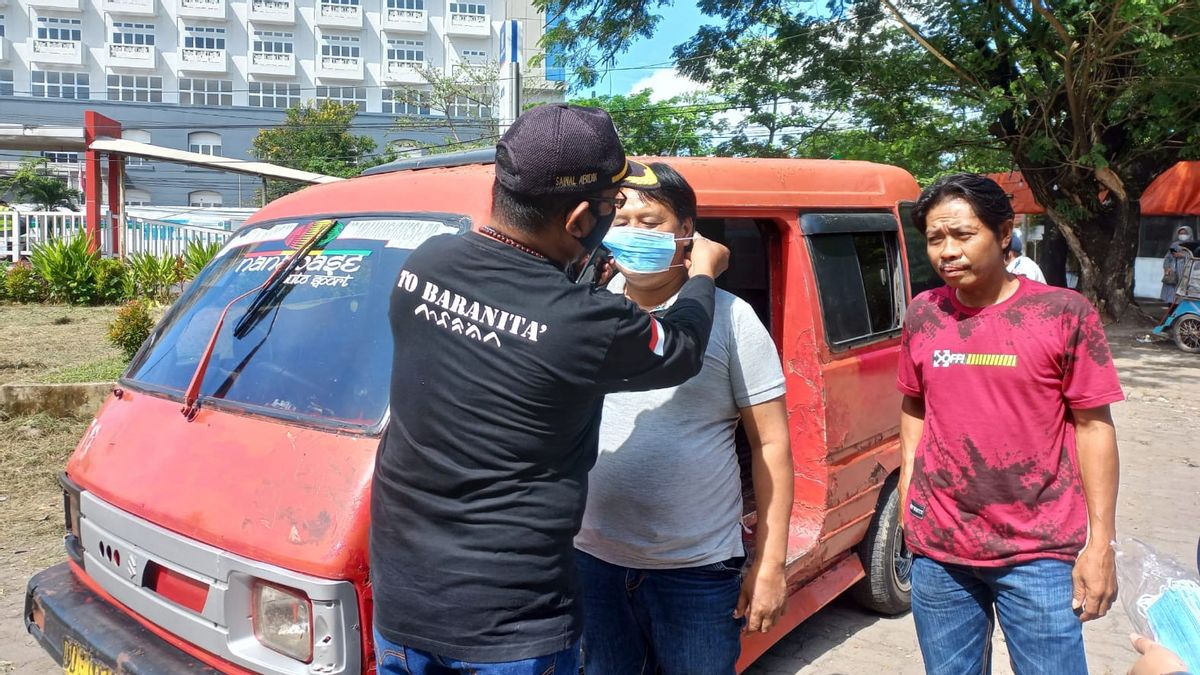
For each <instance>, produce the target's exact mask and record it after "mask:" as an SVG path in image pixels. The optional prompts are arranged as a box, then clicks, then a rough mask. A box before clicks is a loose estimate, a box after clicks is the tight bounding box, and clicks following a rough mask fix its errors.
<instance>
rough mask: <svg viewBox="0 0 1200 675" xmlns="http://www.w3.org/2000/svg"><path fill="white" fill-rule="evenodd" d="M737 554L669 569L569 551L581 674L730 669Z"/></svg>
mask: <svg viewBox="0 0 1200 675" xmlns="http://www.w3.org/2000/svg"><path fill="white" fill-rule="evenodd" d="M742 562H743V559H741V558H737V559H734V560H730V561H726V562H720V563H714V564H712V565H705V566H703V567H694V568H688V569H671V570H639V569H630V568H628V567H620V566H617V565H610V564H609V563H606V562H604V561H603V560H600V559H598V558H595V557H593V556H590V555H588V554H586V553H584V552H582V551H576V552H575V564H576V565H577V566H578V568H579V584H580V594H581V596H582V597H583V617H584V622H583V660H584V668H583V669H584V672H585V673H587V675H650V674H651V673H656V672H661V673H662V674H663V675H732V673H733V672H734V665H735V664H736V663H737V659H738V655H739V654H740V653H741V629H742V624H743V620H742V619H734V618H733V610H734V609H735V608H736V607H737V600H738V594H739V593H740V591H741V586H742V581H741V563H742Z"/></svg>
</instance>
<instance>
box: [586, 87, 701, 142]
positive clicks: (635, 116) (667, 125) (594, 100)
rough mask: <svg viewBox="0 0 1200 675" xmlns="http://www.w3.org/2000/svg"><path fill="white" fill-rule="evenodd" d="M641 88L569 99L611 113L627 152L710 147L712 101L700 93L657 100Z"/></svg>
mask: <svg viewBox="0 0 1200 675" xmlns="http://www.w3.org/2000/svg"><path fill="white" fill-rule="evenodd" d="M652 94H653V92H652V91H651V90H649V89H643V90H641V91H639V92H637V93H634V94H630V95H629V96H622V95H620V94H618V95H614V96H592V97H588V98H576V99H572V101H571V103H575V104H577V105H586V106H592V107H595V108H603V109H604V110H607V111H608V114H609V115H611V116H612V118H613V123H614V124H616V126H617V132H618V133H619V134H620V135H621V144H622V145H623V146H624V147H625V153H626V154H629V155H658V156H666V155H689V156H701V155H707V154H710V153H711V152H712V150H713V146H712V142H711V140H710V135H711V134H712V132H713V131H714V130H716V128H717V124H716V121H715V120H714V115H713V110H714V109H720V108H723V107H724V106H721V105H720V104H716V105H714V104H713V103H711V102H710V101H706V100H705V98H704V97H702V96H700V95H696V94H693V95H687V96H673V97H671V98H668V99H666V100H663V101H660V102H658V103H652V102H651V100H650V97H651V95H652Z"/></svg>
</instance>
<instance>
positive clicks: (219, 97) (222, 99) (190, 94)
mask: <svg viewBox="0 0 1200 675" xmlns="http://www.w3.org/2000/svg"><path fill="white" fill-rule="evenodd" d="M179 105H204V106H231V105H233V81H232V80H202V79H200V78H195V77H181V78H179Z"/></svg>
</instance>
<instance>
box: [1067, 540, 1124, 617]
mask: <svg viewBox="0 0 1200 675" xmlns="http://www.w3.org/2000/svg"><path fill="white" fill-rule="evenodd" d="M1071 578H1072V580H1073V581H1074V582H1075V592H1074V594H1073V597H1072V599H1071V609H1074V610H1075V611H1076V612H1078V613H1079V620H1080V621H1091V620H1092V619H1099V618H1100V617H1102V616H1104V615H1105V614H1108V610H1109V608H1110V607H1112V604H1113V600H1115V599H1116V597H1117V560H1116V555H1115V554H1114V553H1113V549H1112V544H1111V543H1109V542H1108V541H1090V542H1088V545H1087V547H1085V548H1084V549H1083V552H1081V553H1080V554H1079V558H1078V559H1077V560H1076V561H1075V569H1074V570H1072V571H1071Z"/></svg>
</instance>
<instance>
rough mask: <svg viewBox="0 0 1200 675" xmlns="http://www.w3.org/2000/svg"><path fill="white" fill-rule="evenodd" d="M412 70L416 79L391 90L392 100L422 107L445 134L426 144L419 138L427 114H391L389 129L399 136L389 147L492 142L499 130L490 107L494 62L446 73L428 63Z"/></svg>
mask: <svg viewBox="0 0 1200 675" xmlns="http://www.w3.org/2000/svg"><path fill="white" fill-rule="evenodd" d="M415 70H416V72H417V74H418V75H419V76H420V77H421V80H422V82H421V83H420V84H418V85H412V86H403V87H398V88H396V89H394V90H392V98H393V100H395V101H397V102H399V103H404V104H407V105H408V106H409V107H412V108H418V109H421V110H428V111H429V112H428V113H427V114H430V115H434V116H436V117H438V121H439V123H440V124H444V125H445V128H446V131H447V133H446V134H445V136H443V137H442V139H441V140H440V142H433V143H430V142H428V141H426V140H425V138H426V137H427V136H428V134H429V118H428V117H427V116H424V115H422V116H411V115H401V116H398V117H397V118H396V126H395V129H396V132H397V133H399V134H401V136H402V138H401V139H398V140H397V141H396V142H395V143H394V147H397V148H406V149H410V150H416V151H419V152H420V153H422V154H434V155H436V154H441V153H446V152H461V151H463V150H474V149H476V148H484V147H490V146H493V145H495V144H496V139H497V138H498V136H499V133H498V128H497V125H496V120H495V118H493V117H492V115H491V110H492V109H493V108H495V106H496V105H497V104H498V103H499V96H500V94H499V92H500V88H499V83H498V78H499V67H498V66H497V65H496V64H495V63H487V64H477V65H473V66H470V67H467V68H455V69H454V70H453V71H452V72H449V73H447V72H445V71H444V70H443V69H442V68H438V67H434V66H431V65H428V64H426V65H419V66H417V67H416V68H415ZM464 102H465V103H466V104H465V105H464ZM413 132H416V133H413ZM387 161H391V158H389V159H388V160H387Z"/></svg>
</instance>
